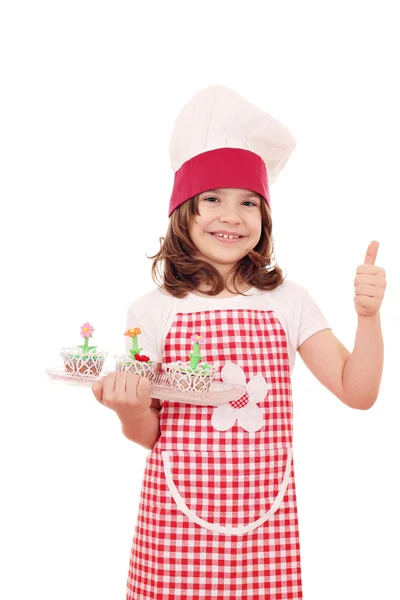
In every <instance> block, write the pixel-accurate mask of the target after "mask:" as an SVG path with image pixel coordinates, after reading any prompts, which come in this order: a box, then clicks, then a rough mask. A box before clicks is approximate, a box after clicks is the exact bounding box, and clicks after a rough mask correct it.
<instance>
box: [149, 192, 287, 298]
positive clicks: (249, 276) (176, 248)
mask: <svg viewBox="0 0 400 600" xmlns="http://www.w3.org/2000/svg"><path fill="white" fill-rule="evenodd" d="M198 204H199V196H195V197H194V198H190V199H189V200H187V201H186V202H184V203H183V204H181V205H180V206H178V208H176V209H175V210H174V212H173V213H172V215H171V217H170V220H169V225H168V230H167V234H166V236H165V238H164V237H160V250H159V251H158V252H157V254H155V255H154V256H149V257H148V258H150V259H153V264H152V268H151V274H152V278H153V281H154V282H155V283H156V284H157V285H158V286H159V287H163V289H164V290H166V291H167V292H169V293H170V294H172V295H173V296H175V297H176V298H184V297H185V296H186V295H187V293H188V292H190V291H192V290H196V289H198V288H199V286H200V285H201V284H203V283H206V284H207V285H211V289H210V290H209V291H208V292H205V293H207V294H208V295H209V296H216V295H217V294H219V293H220V292H222V291H223V290H224V289H225V281H224V278H223V277H222V275H221V274H220V273H219V272H218V271H217V269H216V268H215V267H213V265H211V264H210V263H208V262H206V261H204V260H201V259H199V258H196V257H195V255H196V254H197V248H196V246H195V245H194V244H193V242H192V240H191V239H190V236H189V224H190V223H191V220H192V219H193V218H194V216H195V215H199V214H200V213H199V210H198ZM261 217H262V231H261V236H260V240H259V242H258V244H257V245H256V247H255V248H254V249H253V250H251V251H250V252H249V253H248V254H246V256H244V257H243V258H242V259H241V260H239V261H238V262H237V264H236V265H235V266H234V267H233V269H232V271H231V272H230V274H232V276H233V277H232V282H233V286H234V288H235V289H234V292H235V293H236V292H237V293H239V294H240V293H241V292H238V290H237V288H236V284H237V282H239V283H245V284H249V285H250V286H251V287H255V288H258V289H259V290H273V289H275V288H276V287H278V286H279V285H280V284H281V283H282V282H283V280H284V275H283V273H282V270H281V269H280V267H279V266H278V265H277V264H275V265H272V262H273V238H272V219H271V213H270V210H269V208H268V206H267V203H266V202H265V200H263V199H262V202H261ZM230 291H232V290H230ZM241 295H243V294H241Z"/></svg>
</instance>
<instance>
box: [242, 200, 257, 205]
mask: <svg viewBox="0 0 400 600" xmlns="http://www.w3.org/2000/svg"><path fill="white" fill-rule="evenodd" d="M243 204H246V205H249V204H250V205H251V206H258V204H256V202H253V201H252V200H245V201H244V202H243Z"/></svg>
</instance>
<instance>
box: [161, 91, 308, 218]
mask: <svg viewBox="0 0 400 600" xmlns="http://www.w3.org/2000/svg"><path fill="white" fill-rule="evenodd" d="M295 146H296V141H295V140H294V138H293V136H292V135H291V133H290V132H289V131H288V130H287V129H286V127H285V126H284V125H282V123H280V121H277V120H276V119H274V118H273V117H271V116H270V115H268V114H267V113H265V112H263V111H262V110H260V109H259V108H257V107H256V106H253V104H250V102H248V101H247V100H245V99H244V98H242V96H239V95H238V94H236V92H233V91H232V90H230V89H228V88H226V87H224V86H220V85H213V86H211V87H208V88H206V89H204V90H201V91H200V92H198V93H197V94H196V95H195V96H194V97H193V98H192V99H191V100H190V101H189V102H188V103H187V104H186V105H185V106H184V107H183V109H182V110H181V112H180V113H179V115H178V117H177V119H176V121H175V125H174V129H173V131H172V135H171V139H170V145H169V154H170V159H171V166H172V169H173V171H174V173H175V178H174V187H173V191H172V195H171V200H170V205H169V213H168V216H171V214H172V213H173V211H174V210H175V209H176V208H177V207H178V206H179V205H180V204H183V202H186V200H188V199H189V198H192V197H194V196H196V194H200V193H201V192H205V191H207V190H211V189H219V188H227V187H229V188H241V189H248V190H251V191H253V192H256V193H258V194H260V196H262V197H263V198H264V200H265V201H266V202H267V204H268V206H270V199H269V185H270V184H271V183H273V182H274V181H275V180H276V178H277V176H278V175H279V173H280V172H281V170H282V169H283V167H284V166H285V165H286V163H287V161H288V159H289V156H290V155H291V153H292V152H293V150H294V149H295Z"/></svg>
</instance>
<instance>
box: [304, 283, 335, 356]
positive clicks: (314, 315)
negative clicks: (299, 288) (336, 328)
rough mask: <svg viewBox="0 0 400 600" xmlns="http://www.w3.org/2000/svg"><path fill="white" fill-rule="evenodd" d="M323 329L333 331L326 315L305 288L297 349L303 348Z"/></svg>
mask: <svg viewBox="0 0 400 600" xmlns="http://www.w3.org/2000/svg"><path fill="white" fill-rule="evenodd" d="M322 329H331V327H330V325H329V323H328V321H327V319H326V318H325V315H324V314H323V312H322V311H321V309H320V308H319V306H318V305H317V303H316V302H315V300H314V298H313V297H312V296H311V295H310V293H309V292H308V290H306V289H305V288H303V294H302V301H301V309H300V318H299V328H298V337H297V348H298V347H299V346H301V344H302V343H303V342H305V341H306V339H307V338H309V337H310V336H312V335H313V334H314V333H317V332H318V331H322Z"/></svg>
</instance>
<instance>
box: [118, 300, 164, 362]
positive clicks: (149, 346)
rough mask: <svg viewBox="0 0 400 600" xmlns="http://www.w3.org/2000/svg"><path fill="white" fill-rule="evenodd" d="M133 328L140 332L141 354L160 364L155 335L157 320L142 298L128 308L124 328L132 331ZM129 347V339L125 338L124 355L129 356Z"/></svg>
mask: <svg viewBox="0 0 400 600" xmlns="http://www.w3.org/2000/svg"><path fill="white" fill-rule="evenodd" d="M135 327H139V329H140V331H141V334H140V335H139V348H142V353H143V354H145V355H147V356H149V357H150V359H151V360H154V361H155V362H161V355H162V351H161V348H160V343H159V340H158V335H157V318H156V315H155V312H154V310H151V304H150V305H149V303H148V302H146V301H145V300H144V298H139V299H138V300H136V301H135V302H134V303H133V304H131V306H130V307H129V308H128V314H127V319H126V328H127V329H134V328H135ZM131 347H132V342H131V338H130V337H129V336H126V339H125V350H126V354H129V349H130V348H131Z"/></svg>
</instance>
